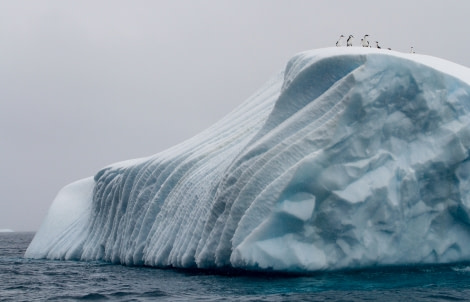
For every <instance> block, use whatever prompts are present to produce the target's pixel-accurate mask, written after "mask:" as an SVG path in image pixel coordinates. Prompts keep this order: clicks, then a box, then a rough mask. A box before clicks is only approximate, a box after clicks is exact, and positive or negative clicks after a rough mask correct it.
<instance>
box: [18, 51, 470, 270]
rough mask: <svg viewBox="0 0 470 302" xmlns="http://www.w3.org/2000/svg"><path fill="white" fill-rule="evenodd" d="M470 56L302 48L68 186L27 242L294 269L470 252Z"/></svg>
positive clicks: (182, 262)
mask: <svg viewBox="0 0 470 302" xmlns="http://www.w3.org/2000/svg"><path fill="white" fill-rule="evenodd" d="M469 150H470V70H469V69H468V68H466V67H463V66H460V65H457V64H454V63H451V62H448V61H446V60H443V59H439V58H435V57H431V56H425V55H418V54H404V53H399V52H395V51H389V50H381V49H370V48H359V47H348V48H346V47H345V48H325V49H317V50H310V51H306V52H302V53H299V54H297V55H295V56H294V57H292V58H291V59H290V60H289V62H288V63H287V66H286V68H285V70H283V71H282V72H279V73H278V74H277V75H275V76H274V77H273V78H272V79H271V80H269V81H268V82H267V83H266V85H265V86H264V87H263V88H261V89H260V90H259V91H258V92H257V93H255V94H254V95H253V96H252V97H250V98H249V99H248V100H247V101H245V102H244V103H243V104H241V105H240V106H239V107H238V108H236V109H235V110H234V111H232V112H231V113H230V114H228V115H227V116H226V117H225V118H223V119H222V120H220V121H219V122H217V123H216V124H215V125H213V126H212V127H210V128H208V129H207V130H205V131H203V132H202V133H200V134H198V135H197V136H195V137H193V138H191V139H189V140H187V141H185V142H183V143H181V144H179V145H176V146H174V147H172V148H170V149H168V150H165V151H163V152H160V153H158V154H156V155H153V156H150V157H147V158H141V159H136V160H130V161H126V162H121V163H117V164H113V165H110V166H108V167H105V168H104V169H102V170H101V171H99V172H97V174H96V175H95V176H94V177H90V178H87V179H83V180H80V181H78V182H75V183H73V184H70V185H68V186H66V187H65V188H63V189H62V190H61V191H60V192H59V194H58V195H57V197H56V199H55V200H54V202H53V203H52V206H51V208H50V210H49V213H48V215H47V217H46V218H45V220H44V222H43V224H42V226H41V228H40V229H39V231H38V232H37V233H36V235H35V237H34V239H33V241H32V242H31V244H30V246H29V247H28V249H27V251H26V253H25V257H29V258H49V259H73V260H83V261H89V260H104V261H109V262H112V263H120V264H124V265H147V266H155V267H180V268H201V269H217V268H237V269H244V270H262V271H263V270H266V271H282V272H312V271H318V270H339V269H355V268H366V267H373V266H385V265H407V264H431V263H432V264H434V263H451V262H460V261H469V260H470V245H468V242H470V159H469Z"/></svg>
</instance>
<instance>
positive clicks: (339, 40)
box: [336, 35, 344, 47]
mask: <svg viewBox="0 0 470 302" xmlns="http://www.w3.org/2000/svg"><path fill="white" fill-rule="evenodd" d="M343 38H344V36H343V35H341V36H339V39H338V41H336V47H341V46H343V41H341V40H342V39H343Z"/></svg>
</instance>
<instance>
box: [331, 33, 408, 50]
mask: <svg viewBox="0 0 470 302" xmlns="http://www.w3.org/2000/svg"><path fill="white" fill-rule="evenodd" d="M368 36H369V35H364V38H363V39H361V46H362V47H372V46H370V44H369V41H367V37H368ZM343 38H344V36H343V35H341V36H340V37H339V39H338V41H337V42H336V46H337V47H341V46H343ZM353 39H354V36H353V35H349V37H348V39H347V40H346V46H348V47H349V46H353V45H352V41H353ZM375 47H376V48H378V49H381V48H382V47H380V45H379V42H378V41H375ZM387 49H388V50H392V49H391V48H387ZM410 52H411V53H415V51H414V50H413V47H411V51H410Z"/></svg>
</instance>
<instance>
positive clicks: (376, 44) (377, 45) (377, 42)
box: [375, 41, 382, 49]
mask: <svg viewBox="0 0 470 302" xmlns="http://www.w3.org/2000/svg"><path fill="white" fill-rule="evenodd" d="M375 46H376V47H377V48H378V49H381V48H382V47H380V46H379V41H375Z"/></svg>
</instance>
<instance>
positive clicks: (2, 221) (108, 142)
mask: <svg viewBox="0 0 470 302" xmlns="http://www.w3.org/2000/svg"><path fill="white" fill-rule="evenodd" d="M469 11H470V1H460V0H446V1H443V0H439V1H426V0H422V1H411V0H406V1H405V0H395V1H387V2H386V3H385V1H307V0H284V1H281V0H253V1H249V0H245V1H239V0H230V1H228V0H202V1H198V0H186V1H182V0H181V1H180V0H176V1H172V0H162V1H143V0H133V1H130V0H129V1H114V0H107V1H99V0H98V1H94V0H93V1H91V0H88V1H83V0H81V1H78V0H77V1H61V0H56V1H45V0H43V1H23V0H15V1H8V0H0V167H1V169H0V192H1V196H0V229H1V228H10V229H14V230H17V231H30V230H32V231H34V230H37V229H38V228H39V226H40V223H41V222H42V220H43V218H44V216H45V214H46V213H47V210H48V208H49V206H50V204H51V202H52V200H53V199H54V197H55V195H56V194H57V192H58V191H59V189H60V188H62V187H63V186H64V185H66V184H68V183H70V182H73V181H75V180H78V179H80V178H84V177H87V176H91V175H94V174H95V173H96V172H97V171H98V170H99V169H100V168H101V167H103V166H106V165H108V164H111V163H113V162H116V161H121V160H126V159H131V158H136V157H141V156H147V155H151V154H154V153H157V152H159V151H161V150H164V149H166V148H168V147H170V146H172V145H174V144H177V143H179V142H181V141H183V140H185V139H187V138H189V137H191V136H193V135H195V134H197V133H198V132H200V131H202V130H203V129H205V128H207V127H208V126H210V125H211V124H213V123H214V122H216V121H217V120H218V119H220V118H221V117H223V116H224V115H226V114H227V113H228V112H230V111H231V110H232V109H233V108H235V107H236V106H237V105H239V104H240V103H241V102H243V101H244V100H245V99H246V98H247V97H248V96H250V94H252V93H254V92H255V91H256V90H257V89H258V88H259V87H260V86H261V85H262V84H263V83H264V82H265V81H267V80H268V79H269V78H270V77H271V76H272V75H273V74H275V73H276V72H277V71H279V70H280V69H282V68H283V67H284V65H285V63H286V62H287V60H288V59H289V57H291V56H292V55H294V54H295V53H297V52H299V51H303V50H307V49H312V48H321V47H329V46H334V44H335V42H336V40H337V38H338V36H339V35H340V34H344V35H349V34H353V35H355V37H356V41H355V42H356V44H358V43H359V41H360V39H361V37H362V36H363V35H364V34H366V33H367V34H369V35H370V36H371V38H370V40H371V41H375V40H378V41H379V42H380V44H381V46H382V47H391V48H392V49H394V50H399V51H406V52H408V51H409V49H410V46H414V48H415V50H416V52H419V53H425V54H429V55H433V56H438V57H441V58H444V59H447V60H451V61H453V62H456V63H459V64H462V65H465V66H470V57H469V56H468V54H469V53H470V43H469V42H468V40H467V39H468V31H469V28H470V19H469V18H468V12H469Z"/></svg>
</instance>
